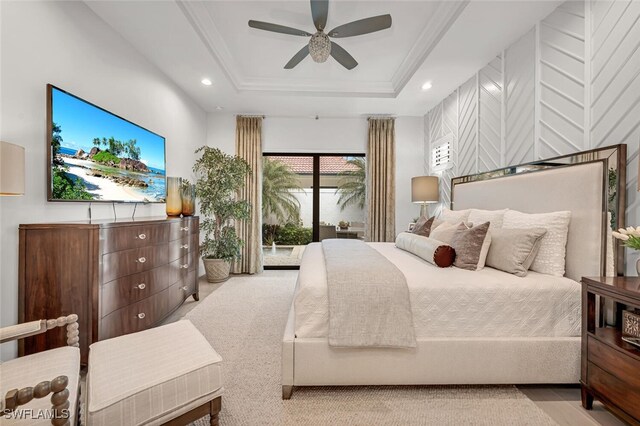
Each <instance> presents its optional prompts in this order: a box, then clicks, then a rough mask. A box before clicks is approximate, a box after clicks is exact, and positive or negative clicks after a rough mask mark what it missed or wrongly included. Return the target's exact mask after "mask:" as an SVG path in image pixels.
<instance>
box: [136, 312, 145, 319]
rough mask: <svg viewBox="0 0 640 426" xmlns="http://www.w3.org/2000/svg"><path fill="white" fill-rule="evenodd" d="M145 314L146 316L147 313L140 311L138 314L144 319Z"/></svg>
mask: <svg viewBox="0 0 640 426" xmlns="http://www.w3.org/2000/svg"><path fill="white" fill-rule="evenodd" d="M145 316H146V315H145V314H144V312H140V313H139V314H138V318H140V319H144V317H145Z"/></svg>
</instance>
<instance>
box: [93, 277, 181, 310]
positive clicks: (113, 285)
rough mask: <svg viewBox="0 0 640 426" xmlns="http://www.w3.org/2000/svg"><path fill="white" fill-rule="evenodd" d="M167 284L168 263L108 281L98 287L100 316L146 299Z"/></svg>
mask: <svg viewBox="0 0 640 426" xmlns="http://www.w3.org/2000/svg"><path fill="white" fill-rule="evenodd" d="M169 284H171V283H170V282H169V265H164V266H160V267H158V268H154V269H152V270H150V271H145V272H141V273H139V274H133V275H128V276H126V277H122V278H118V279H116V280H113V281H109V282H108V283H106V284H104V285H103V286H102V287H101V288H100V292H101V303H100V311H101V315H100V316H101V317H104V316H106V315H108V314H110V313H111V312H113V311H115V310H116V309H120V308H123V307H125V306H128V305H131V304H132V303H135V302H138V301H140V300H142V299H146V298H147V297H149V296H151V295H153V294H155V293H158V292H160V291H162V290H164V289H165V288H167V287H168V286H169Z"/></svg>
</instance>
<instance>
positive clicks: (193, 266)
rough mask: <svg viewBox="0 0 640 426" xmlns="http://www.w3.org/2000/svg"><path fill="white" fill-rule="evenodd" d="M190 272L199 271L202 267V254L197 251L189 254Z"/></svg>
mask: <svg viewBox="0 0 640 426" xmlns="http://www.w3.org/2000/svg"><path fill="white" fill-rule="evenodd" d="M189 258H190V259H189V261H190V263H189V271H197V270H198V266H199V265H200V254H199V253H198V252H197V251H193V252H191V253H189Z"/></svg>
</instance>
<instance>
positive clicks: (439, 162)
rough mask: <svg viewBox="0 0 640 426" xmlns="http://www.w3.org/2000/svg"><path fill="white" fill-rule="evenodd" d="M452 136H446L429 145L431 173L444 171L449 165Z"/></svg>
mask: <svg viewBox="0 0 640 426" xmlns="http://www.w3.org/2000/svg"><path fill="white" fill-rule="evenodd" d="M452 140H453V135H452V134H448V135H446V136H443V137H441V138H440V139H438V140H436V141H434V142H433V143H432V144H431V171H434V172H438V171H441V170H446V169H448V168H450V167H451V166H452V164H451V156H452V152H451V141H452Z"/></svg>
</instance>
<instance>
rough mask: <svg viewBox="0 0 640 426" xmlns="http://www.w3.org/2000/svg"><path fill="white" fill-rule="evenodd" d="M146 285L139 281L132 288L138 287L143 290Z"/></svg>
mask: <svg viewBox="0 0 640 426" xmlns="http://www.w3.org/2000/svg"><path fill="white" fill-rule="evenodd" d="M146 287H147V285H146V284H145V283H140V284H138V285H137V286H135V287H134V288H137V289H140V290H144V289H145V288H146Z"/></svg>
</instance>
